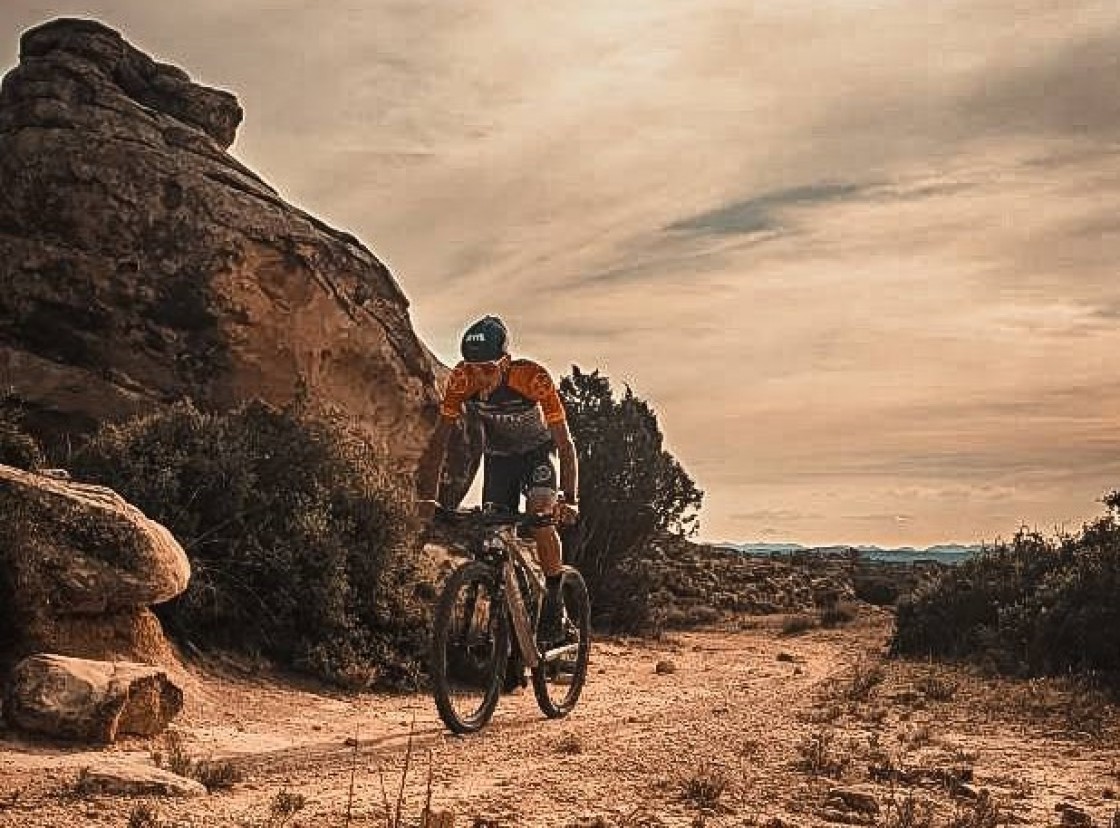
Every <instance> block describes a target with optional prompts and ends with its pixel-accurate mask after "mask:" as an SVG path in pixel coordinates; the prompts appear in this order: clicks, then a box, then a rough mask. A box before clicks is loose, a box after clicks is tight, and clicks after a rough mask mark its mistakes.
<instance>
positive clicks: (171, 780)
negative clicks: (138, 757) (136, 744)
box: [78, 760, 206, 796]
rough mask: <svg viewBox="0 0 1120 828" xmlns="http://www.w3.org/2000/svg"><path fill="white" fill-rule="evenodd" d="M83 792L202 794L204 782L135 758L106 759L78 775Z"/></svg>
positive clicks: (148, 794) (204, 790)
mask: <svg viewBox="0 0 1120 828" xmlns="http://www.w3.org/2000/svg"><path fill="white" fill-rule="evenodd" d="M78 790H79V791H81V792H82V793H86V794H89V793H105V794H122V795H125V796H203V795H205V793H206V788H205V787H204V786H203V784H202V783H201V782H197V781H195V780H194V779H187V778H186V777H184V776H179V775H177V774H174V773H171V772H170V771H165V770H161V769H159V768H153V767H151V766H149V765H141V764H138V763H136V762H127V761H120V760H118V761H106V762H103V763H101V764H98V765H90V766H89V767H87V768H85V769H84V770H83V771H82V774H81V776H80V777H79V779H78Z"/></svg>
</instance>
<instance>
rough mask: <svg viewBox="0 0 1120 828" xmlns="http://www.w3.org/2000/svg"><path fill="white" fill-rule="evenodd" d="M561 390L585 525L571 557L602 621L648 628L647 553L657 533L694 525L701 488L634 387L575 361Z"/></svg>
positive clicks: (571, 540) (569, 542)
mask: <svg viewBox="0 0 1120 828" xmlns="http://www.w3.org/2000/svg"><path fill="white" fill-rule="evenodd" d="M560 396H561V399H562V400H563V401H564V407H565V409H566V411H567V415H568V424H569V427H570V428H571V431H572V437H573V439H574V441H575V444H576V451H577V453H578V457H579V472H580V486H579V489H580V490H579V500H580V525H579V530H578V532H577V533H575V534H574V535H571V536H569V537H566V538H565V559H566V560H567V562H568V563H571V564H573V565H575V566H576V567H577V568H579V570H580V571H581V572H582V573H583V576H584V578H585V579H586V580H587V584H588V589H589V591H590V593H591V606H592V613H593V618H594V619H595V621H596V623H597V624H600V625H603V626H608V627H610V628H613V629H616V630H627V631H642V630H644V629H647V628H648V627H649V626H650V624H651V623H652V621H651V618H650V612H649V592H650V589H651V587H652V586H653V583H654V581H653V579H652V578H651V577H650V573H649V572H648V567H647V566H646V565H645V563H644V561H643V551H644V549H645V547H646V546H647V545H648V543H649V541H650V540H651V539H652V538H653V537H654V535H656V534H657V533H659V532H670V533H675V534H681V535H687V534H690V533H691V532H692V531H695V526H696V522H697V512H698V510H699V508H700V504H701V501H702V499H703V492H701V491H700V490H699V489H698V488H697V487H696V484H695V483H694V482H693V481H692V478H690V477H689V476H688V474H687V473H686V472H685V470H684V469H683V468H682V467H681V465H680V463H678V462H677V460H676V459H674V457H673V456H672V455H671V454H670V453H669V452H668V451H666V450H665V448H664V446H663V442H664V438H663V436H662V434H661V428H660V426H659V425H658V422H657V415H656V414H655V413H654V411H653V409H652V408H651V407H650V406H649V404H648V403H647V402H645V401H644V400H642V399H640V398H638V397H637V396H635V395H634V393H633V391H631V390H630V389H629V388H626V390H625V391H624V392H623V394H622V395H621V396H618V397H616V396H615V394H614V392H613V390H612V389H611V384H610V380H609V379H608V378H607V377H604V376H600V374H599V372H598V371H595V372H593V373H590V374H587V373H584V372H582V371H580V369H579V368H578V367H576V366H573V367H572V374H571V376H567V377H564V378H562V379H561V381H560Z"/></svg>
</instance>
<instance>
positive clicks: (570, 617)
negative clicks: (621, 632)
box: [533, 566, 591, 719]
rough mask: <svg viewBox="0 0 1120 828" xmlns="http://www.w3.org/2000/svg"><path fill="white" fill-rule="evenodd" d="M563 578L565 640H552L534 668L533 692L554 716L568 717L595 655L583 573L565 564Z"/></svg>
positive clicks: (577, 699) (561, 593)
mask: <svg viewBox="0 0 1120 828" xmlns="http://www.w3.org/2000/svg"><path fill="white" fill-rule="evenodd" d="M561 577H562V580H561V581H560V596H561V598H562V600H563V603H564V609H563V613H564V615H563V619H564V621H563V626H564V639H563V640H562V641H559V642H550V643H549V645H548V649H547V650H545V651H544V652H542V653H541V659H540V661H539V662H538V663H537V666H536V667H534V668H533V693H534V694H535V695H536V697H537V704H538V705H540V708H541V711H542V712H543V713H544V714H545V715H546V716H548V717H549V718H550V719H557V718H560V717H561V716H567V715H568V714H569V713H570V712H571V711H572V708H574V707H575V706H576V702H577V701H579V694H580V693H581V692H582V691H583V685H584V682H585V681H586V680H587V662H588V660H589V659H590V657H591V601H590V599H589V598H588V597H587V584H585V583H584V581H583V576H582V575H580V574H579V572H578V571H577V570H575V569H573V568H572V567H570V566H565V567H564V571H563V574H562V576H561Z"/></svg>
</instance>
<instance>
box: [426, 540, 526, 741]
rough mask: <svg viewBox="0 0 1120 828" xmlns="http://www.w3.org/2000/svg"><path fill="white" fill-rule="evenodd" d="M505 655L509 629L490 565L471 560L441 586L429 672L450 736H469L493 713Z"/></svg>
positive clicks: (506, 656) (504, 668)
mask: <svg viewBox="0 0 1120 828" xmlns="http://www.w3.org/2000/svg"><path fill="white" fill-rule="evenodd" d="M508 656H509V626H508V622H507V619H506V613H505V607H504V605H503V603H502V600H501V597H500V592H499V589H498V581H497V575H496V573H495V572H494V570H493V569H491V568H490V567H488V566H486V565H484V564H481V563H478V562H477V561H472V562H470V563H466V564H463V566H461V567H459V568H458V569H456V570H455V571H454V572H453V573H451V577H450V578H448V579H447V583H446V584H445V585H444V587H443V592H442V594H441V595H440V598H439V603H438V604H437V605H436V615H435V621H434V625H433V633H432V652H431V663H430V665H429V670H430V673H431V678H432V694H433V695H434V697H435V702H436V709H437V710H439V717H440V718H441V719H443V723H444V724H446V725H447V727H448V728H449V729H451V730H452V731H453V732H455V733H473V732H475V731H477V730H479V729H481V728H482V727H483V726H484V725H485V724H486V723H487V722H488V721H490V717H491V716H492V715H493V714H494V708H495V707H497V705H498V695H499V693H500V692H501V688H502V679H503V678H504V676H505V670H506V659H507V658H508Z"/></svg>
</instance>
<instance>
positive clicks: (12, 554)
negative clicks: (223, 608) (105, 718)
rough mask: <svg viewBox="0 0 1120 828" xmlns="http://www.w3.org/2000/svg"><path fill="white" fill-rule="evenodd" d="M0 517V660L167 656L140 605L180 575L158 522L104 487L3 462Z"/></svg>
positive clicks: (179, 552)
mask: <svg viewBox="0 0 1120 828" xmlns="http://www.w3.org/2000/svg"><path fill="white" fill-rule="evenodd" d="M0 520H2V522H3V525H4V534H3V536H2V537H0V602H2V603H3V608H2V610H0V615H3V619H2V620H0V633H3V634H0V661H4V660H11V659H13V658H17V657H20V656H22V655H26V654H28V653H32V652H41V651H48V652H58V653H63V654H67V655H80V656H83V657H87V658H125V659H134V660H143V661H151V662H155V663H166V662H167V660H168V659H169V658H170V653H169V650H168V647H167V644H166V642H165V641H164V639H163V635H162V633H161V632H160V628H159V623H158V621H157V620H156V619H155V617H154V616H153V615H152V614H151V612H150V611H149V610H148V606H149V605H151V604H157V603H161V602H163V601H167V600H169V599H170V598H173V597H175V596H176V595H179V594H180V593H181V592H183V590H185V589H186V587H187V582H188V580H189V578H190V565H189V563H188V561H187V557H186V554H185V553H184V551H183V549H182V547H181V546H180V545H179V543H178V542H177V541H176V540H175V539H174V538H173V537H172V536H171V533H170V532H168V531H167V529H165V528H164V527H163V526H162V525H160V524H159V523H157V522H155V521H153V520H150V519H148V518H147V517H145V516H144V514H143V513H142V512H140V510H139V509H137V508H135V507H134V506H131V505H130V504H129V503H127V502H126V501H125V500H124V499H123V498H122V497H120V496H119V495H118V494H116V493H115V492H113V491H112V490H110V489H106V488H104V487H102V486H91V485H87V484H82V483H74V482H70V481H65V480H57V479H54V478H52V477H49V476H46V475H43V474H35V473H32V472H26V471H21V470H19V469H14V468H11V467H9V466H0ZM5 630H6V632H5Z"/></svg>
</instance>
